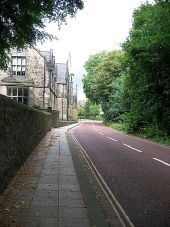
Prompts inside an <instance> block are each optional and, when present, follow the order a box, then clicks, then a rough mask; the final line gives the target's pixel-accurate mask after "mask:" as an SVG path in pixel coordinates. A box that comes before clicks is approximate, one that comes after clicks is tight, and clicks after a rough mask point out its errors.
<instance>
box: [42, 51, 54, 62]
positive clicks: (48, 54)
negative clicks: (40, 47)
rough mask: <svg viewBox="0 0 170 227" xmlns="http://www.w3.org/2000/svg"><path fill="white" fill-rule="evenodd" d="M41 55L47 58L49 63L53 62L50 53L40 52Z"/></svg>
mask: <svg viewBox="0 0 170 227" xmlns="http://www.w3.org/2000/svg"><path fill="white" fill-rule="evenodd" d="M40 53H41V55H42V56H43V57H44V58H45V60H46V61H47V62H50V61H52V55H51V52H50V51H40Z"/></svg>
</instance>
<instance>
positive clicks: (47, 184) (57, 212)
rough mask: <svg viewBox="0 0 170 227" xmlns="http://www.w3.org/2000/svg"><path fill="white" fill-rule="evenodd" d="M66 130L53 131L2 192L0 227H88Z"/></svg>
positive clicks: (85, 209) (86, 213)
mask: <svg viewBox="0 0 170 227" xmlns="http://www.w3.org/2000/svg"><path fill="white" fill-rule="evenodd" d="M66 129H67V128H60V129H52V130H51V131H50V132H49V133H48V134H47V135H46V136H45V137H44V138H43V140H42V141H41V143H40V144H39V145H38V146H37V148H36V149H35V150H34V151H33V152H32V154H31V155H30V157H29V158H28V160H27V161H26V162H25V163H24V165H23V166H22V167H21V169H20V170H19V171H18V173H17V175H16V176H15V177H14V178H13V179H12V181H11V182H10V184H9V185H8V187H7V189H6V190H5V191H4V192H3V194H2V196H1V198H3V199H1V203H0V227H1V226H2V227H6V226H11V227H17V226H24V227H58V226H60V227H72V226H74V227H76V226H78V227H80V226H81V227H90V221H89V218H88V212H87V208H86V205H85V203H84V199H83V196H82V193H81V190H80V185H79V182H78V179H77V175H76V171H75V168H74V164H73V160H72V156H71V153H70V150H69V147H68V143H67V139H66Z"/></svg>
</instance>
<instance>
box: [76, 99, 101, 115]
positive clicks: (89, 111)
mask: <svg viewBox="0 0 170 227" xmlns="http://www.w3.org/2000/svg"><path fill="white" fill-rule="evenodd" d="M99 114H100V106H99V105H97V104H94V103H92V102H91V101H89V100H87V101H86V103H85V105H84V106H82V107H79V108H78V117H79V118H88V119H89V118H90V119H92V118H93V119H95V118H96V117H99Z"/></svg>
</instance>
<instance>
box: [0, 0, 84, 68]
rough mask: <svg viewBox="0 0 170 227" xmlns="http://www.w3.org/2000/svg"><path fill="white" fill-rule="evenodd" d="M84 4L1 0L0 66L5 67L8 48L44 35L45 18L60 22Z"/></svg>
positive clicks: (78, 0) (67, 0) (74, 0)
mask: <svg viewBox="0 0 170 227" xmlns="http://www.w3.org/2000/svg"><path fill="white" fill-rule="evenodd" d="M82 8H83V1H82V0H60V1H58V0H37V1H35V0H25V1H24V0H23V1H20V0H1V1H0V68H5V67H6V63H7V59H8V57H7V53H6V51H8V50H9V49H10V48H12V47H18V48H23V47H24V45H26V44H33V43H35V42H36V41H40V40H41V41H42V40H44V39H46V38H54V37H53V36H52V35H50V34H47V33H46V32H44V30H43V29H44V27H45V22H51V21H56V22H58V25H59V26H60V25H61V24H62V23H63V22H66V17H67V15H70V16H74V15H75V14H76V12H77V10H79V9H80V10H81V9H82Z"/></svg>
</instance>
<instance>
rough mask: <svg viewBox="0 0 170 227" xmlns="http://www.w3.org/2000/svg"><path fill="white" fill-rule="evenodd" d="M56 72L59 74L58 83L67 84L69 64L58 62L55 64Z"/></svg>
mask: <svg viewBox="0 0 170 227" xmlns="http://www.w3.org/2000/svg"><path fill="white" fill-rule="evenodd" d="M55 74H56V76H57V83H58V84H66V83H67V79H68V70H67V64H65V63H56V64H55Z"/></svg>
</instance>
